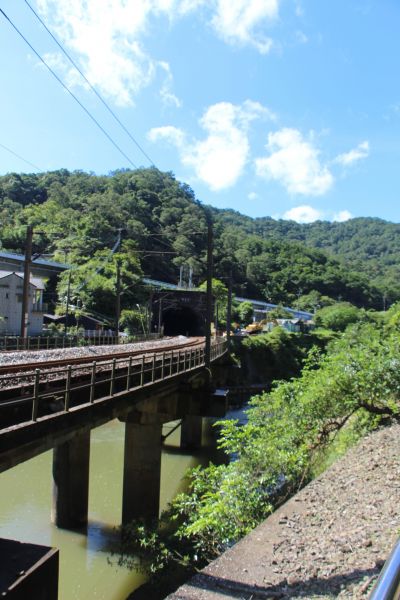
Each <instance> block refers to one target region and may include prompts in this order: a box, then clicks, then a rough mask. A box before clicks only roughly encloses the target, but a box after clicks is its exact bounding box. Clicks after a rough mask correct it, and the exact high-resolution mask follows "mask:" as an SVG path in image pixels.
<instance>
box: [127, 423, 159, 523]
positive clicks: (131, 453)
mask: <svg viewBox="0 0 400 600" xmlns="http://www.w3.org/2000/svg"><path fill="white" fill-rule="evenodd" d="M161 430H162V424H161V423H159V422H156V423H151V424H145V425H141V424H138V423H132V422H129V420H128V421H127V422H126V423H125V458H124V482H123V497H122V524H123V525H127V524H128V523H129V522H130V521H132V519H147V520H151V519H154V518H158V516H159V510H160V477H161V433H162V431H161Z"/></svg>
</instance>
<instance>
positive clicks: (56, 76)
mask: <svg viewBox="0 0 400 600" xmlns="http://www.w3.org/2000/svg"><path fill="white" fill-rule="evenodd" d="M0 12H1V14H2V15H3V16H4V18H5V19H6V20H7V21H8V22H9V23H10V25H11V26H12V28H13V29H14V30H15V31H16V32H17V33H18V35H19V36H20V37H21V38H22V39H23V40H24V42H25V43H26V44H27V45H28V46H29V48H30V49H31V50H32V52H34V54H35V55H36V56H37V57H38V59H39V60H40V61H41V62H42V63H43V64H44V66H45V67H46V68H47V69H48V70H49V71H50V73H51V74H52V75H53V77H54V78H55V79H56V80H57V81H58V83H60V84H61V85H62V87H63V88H64V89H65V90H66V91H67V92H68V93H69V94H70V96H72V98H73V99H74V100H75V102H77V103H78V104H79V106H80V107H81V108H82V110H84V111H85V113H86V114H87V115H88V117H89V118H90V119H91V120H92V121H93V122H94V123H95V124H96V125H97V127H98V128H99V129H100V131H102V133H103V134H104V135H105V136H106V138H107V139H108V140H109V141H110V142H111V143H112V145H113V146H114V147H115V148H116V149H117V150H118V151H119V152H120V153H121V154H122V156H124V158H125V159H126V160H127V161H128V162H129V164H130V165H131V166H132V167H133V168H134V169H137V166H136V165H135V163H134V162H132V161H131V159H130V158H129V156H128V155H127V154H125V152H124V151H123V150H122V149H121V148H120V147H119V146H118V144H117V143H116V142H115V141H114V140H113V139H112V137H111V136H110V134H109V133H107V131H106V130H105V129H104V127H102V125H100V123H99V122H98V121H97V119H96V118H95V117H94V116H93V115H92V114H91V112H90V111H89V110H88V109H87V108H86V106H85V105H84V104H82V102H81V101H80V100H79V99H78V98H77V97H76V96H75V94H74V93H73V92H71V90H70V89H69V88H68V87H67V86H66V85H65V83H64V82H63V81H62V79H60V77H59V76H58V75H57V73H55V71H53V69H52V68H51V67H50V66H49V65H48V64H47V62H46V61H45V60H44V58H42V57H41V56H40V54H39V53H38V52H37V51H36V50H35V48H34V47H33V46H32V44H31V43H30V42H29V41H28V40H27V38H26V37H25V36H24V34H23V33H22V32H21V31H20V30H19V29H18V27H17V26H16V25H14V23H13V22H12V20H11V19H10V18H9V17H8V16H7V15H6V13H5V12H4V10H3V9H2V8H0Z"/></svg>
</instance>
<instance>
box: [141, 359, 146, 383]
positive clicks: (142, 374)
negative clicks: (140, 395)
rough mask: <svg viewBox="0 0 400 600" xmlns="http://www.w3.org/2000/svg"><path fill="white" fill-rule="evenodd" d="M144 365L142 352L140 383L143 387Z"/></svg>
mask: <svg viewBox="0 0 400 600" xmlns="http://www.w3.org/2000/svg"><path fill="white" fill-rule="evenodd" d="M144 366H145V358H144V354H142V365H141V369H140V385H141V386H142V387H143V385H144Z"/></svg>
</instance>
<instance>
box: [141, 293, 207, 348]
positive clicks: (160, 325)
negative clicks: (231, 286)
mask: <svg viewBox="0 0 400 600" xmlns="http://www.w3.org/2000/svg"><path fill="white" fill-rule="evenodd" d="M151 305H152V326H151V329H152V331H160V330H163V331H164V335H187V336H190V337H194V336H200V335H205V324H206V314H207V302H206V294H205V293H204V292H199V291H195V290H174V291H165V292H164V291H162V292H156V293H154V294H153V297H152V302H151Z"/></svg>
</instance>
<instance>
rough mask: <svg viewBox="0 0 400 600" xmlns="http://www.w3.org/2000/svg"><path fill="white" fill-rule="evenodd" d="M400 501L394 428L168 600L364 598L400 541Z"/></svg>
mask: <svg viewBox="0 0 400 600" xmlns="http://www.w3.org/2000/svg"><path fill="white" fill-rule="evenodd" d="M399 499H400V425H392V426H391V427H387V428H384V429H381V430H379V431H376V432H374V433H372V434H370V435H369V436H368V437H366V438H365V439H363V440H362V441H361V442H360V443H359V444H358V445H357V446H356V447H355V448H352V449H351V450H350V451H349V452H348V453H347V454H346V455H345V456H344V457H343V458H341V459H340V460H338V461H337V462H336V463H335V464H334V465H333V466H332V467H330V468H329V469H328V470H327V471H325V473H323V474H322V475H321V476H320V477H318V478H317V479H315V480H314V481H312V482H311V483H310V484H309V485H307V486H306V487H305V488H304V489H303V490H301V491H300V492H299V493H298V494H297V495H296V496H294V497H293V498H291V499H290V500H289V501H288V502H286V503H285V504H284V505H283V506H282V507H281V508H280V509H278V510H277V511H276V512H275V513H274V514H273V515H271V516H270V517H269V518H268V519H267V520H266V521H265V522H264V523H262V524H261V525H260V526H259V527H257V529H255V530H254V531H253V532H251V533H250V534H249V535H248V536H246V537H245V538H244V539H243V540H241V541H240V542H239V543H238V544H236V545H235V546H234V547H233V548H231V549H230V550H228V551H227V552H225V554H223V555H222V556H221V557H220V558H219V559H217V560H216V561H214V562H213V563H211V564H210V565H208V567H206V568H205V569H204V570H203V571H202V572H201V573H200V574H199V575H197V576H196V577H195V578H193V580H191V581H190V582H189V583H187V584H186V585H184V586H182V587H181V588H179V589H178V590H177V591H176V592H175V593H174V594H172V595H170V596H168V598H169V599H170V600H211V599H212V600H226V599H227V598H241V599H246V600H250V599H251V600H257V599H261V598H262V599H266V598H285V599H286V598H307V599H309V600H327V599H329V598H340V599H342V600H344V599H348V598H352V599H361V598H367V597H368V596H369V594H370V592H371V588H372V587H373V584H374V583H375V581H376V580H377V578H378V575H379V573H380V571H381V569H382V566H383V563H384V561H385V560H386V559H387V557H388V555H389V554H390V551H391V549H392V547H393V546H394V544H395V542H396V540H397V538H398V537H399V535H400V503H399Z"/></svg>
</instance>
